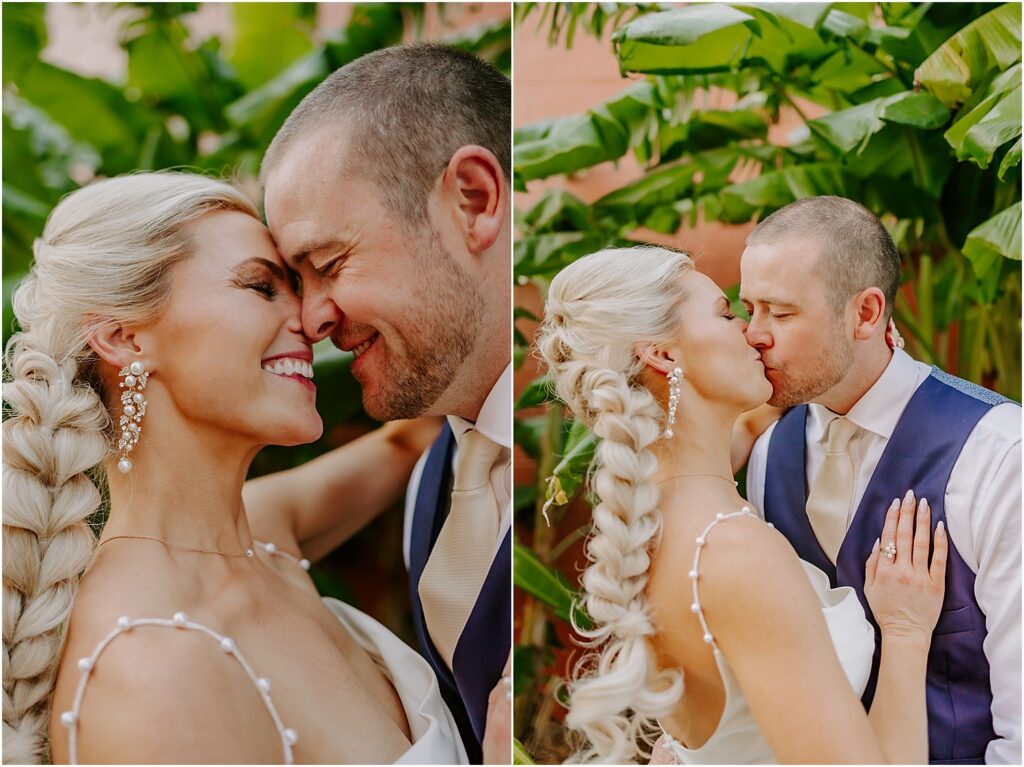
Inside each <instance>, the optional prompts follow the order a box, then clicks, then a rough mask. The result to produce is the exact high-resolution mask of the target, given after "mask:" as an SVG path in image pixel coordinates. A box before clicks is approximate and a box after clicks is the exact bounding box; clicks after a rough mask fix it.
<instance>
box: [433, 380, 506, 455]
mask: <svg viewBox="0 0 1024 767" xmlns="http://www.w3.org/2000/svg"><path fill="white" fill-rule="evenodd" d="M511 402H512V363H511V362H509V363H508V366H507V367H506V368H505V370H504V372H503V373H502V374H501V375H500V376H499V377H498V380H497V381H495V383H494V386H493V387H491V391H490V393H489V394H488V395H487V399H485V400H484V404H483V406H482V407H481V408H480V414H479V415H478V416H477V418H476V423H473V422H472V421H467V420H466V419H465V418H461V417H459V416H457V415H450V416H448V423H449V424H450V425H451V427H452V432H453V433H454V434H455V439H456V440H458V439H459V437H461V436H462V435H463V434H464V433H465V432H467V431H468V430H469V429H476V430H477V431H478V432H480V433H481V434H483V435H484V436H485V437H487V439H489V440H491V441H492V442H497V443H498V444H499V445H501V446H502V447H504V448H508V449H509V450H511V449H512V416H511V405H510V403H511Z"/></svg>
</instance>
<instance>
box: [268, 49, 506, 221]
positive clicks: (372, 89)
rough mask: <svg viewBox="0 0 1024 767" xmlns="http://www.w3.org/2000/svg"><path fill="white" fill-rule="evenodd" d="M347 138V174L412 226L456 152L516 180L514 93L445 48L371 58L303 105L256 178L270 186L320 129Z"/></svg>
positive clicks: (485, 68) (333, 78)
mask: <svg viewBox="0 0 1024 767" xmlns="http://www.w3.org/2000/svg"><path fill="white" fill-rule="evenodd" d="M332 124H333V125H337V126H338V127H339V130H350V131H351V132H352V140H351V141H350V142H349V145H350V146H352V147H354V151H349V152H346V166H345V167H346V168H347V169H350V170H354V171H356V172H360V173H362V174H363V175H364V177H366V178H368V179H370V180H371V181H373V182H374V183H375V184H376V185H377V187H378V189H379V190H380V192H381V195H382V197H383V200H384V204H385V205H386V206H387V207H388V208H389V209H390V210H391V211H392V212H393V213H395V214H397V215H399V216H402V217H403V218H404V219H405V220H407V221H409V222H417V223H421V222H422V221H424V220H425V218H426V205H427V197H428V195H429V193H430V190H431V189H432V188H433V186H434V184H435V182H436V181H437V179H438V177H439V176H440V174H441V173H442V172H443V171H444V169H445V167H446V166H447V164H448V161H449V160H450V159H451V157H452V155H453V154H454V153H455V152H456V151H457V150H458V149H459V147H462V146H467V145H471V144H475V145H478V146H482V147H484V148H485V149H488V150H490V152H491V153H492V154H493V155H494V156H495V157H496V158H497V160H498V163H499V164H500V165H501V169H502V172H503V173H504V174H505V179H506V181H507V180H508V179H510V178H511V175H512V142H511V130H512V85H511V82H510V81H509V79H508V78H507V77H505V76H504V75H503V74H502V73H501V72H499V71H498V70H497V69H496V68H495V67H493V66H491V65H490V64H488V63H487V62H485V61H483V60H482V59H480V58H477V57H476V56H474V55H473V54H471V53H468V52H466V51H462V50H459V49H458V48H454V47H452V46H449V45H442V44H437V43H414V44H409V45H395V46H392V47H390V48H382V49H381V50H378V51H374V52H373V53H368V54H366V55H365V56H361V57H360V58H358V59H355V60H354V61H351V62H349V63H348V64H346V65H345V66H343V67H341V68H340V69H338V70H337V71H335V72H334V73H333V74H331V75H330V76H329V77H328V78H327V79H326V80H324V81H323V82H322V83H320V85H318V86H317V87H316V88H315V89H314V90H313V91H312V92H310V93H309V95H307V96H306V97H305V98H304V99H303V100H302V102H301V103H300V104H299V105H298V106H297V107H296V108H295V110H294V111H292V113H291V115H289V117H288V119H287V120H286V121H285V123H284V125H283V126H281V129H280V130H279V131H278V132H277V135H276V136H274V140H273V141H272V142H271V144H270V147H269V148H268V149H267V152H266V155H265V156H264V158H263V164H262V167H261V169H260V178H261V180H263V181H264V183H265V182H266V178H267V175H268V174H269V173H270V172H271V171H272V170H273V167H274V164H275V163H276V162H278V161H279V160H280V159H281V158H282V157H283V156H284V155H285V154H286V152H287V149H288V148H289V147H290V146H291V145H292V144H293V143H294V142H295V141H296V139H298V138H299V137H301V136H307V135H310V134H311V133H313V132H314V131H316V130H319V129H320V128H322V127H324V126H325V125H332Z"/></svg>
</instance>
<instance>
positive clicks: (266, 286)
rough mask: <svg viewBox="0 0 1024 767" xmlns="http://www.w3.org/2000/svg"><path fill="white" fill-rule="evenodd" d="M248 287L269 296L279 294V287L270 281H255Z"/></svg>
mask: <svg viewBox="0 0 1024 767" xmlns="http://www.w3.org/2000/svg"><path fill="white" fill-rule="evenodd" d="M247 287H249V288H252V289H253V290H255V291H256V292H257V293H262V294H263V295H265V296H266V297H267V298H273V297H274V296H276V295H277V289H276V288H275V287H274V286H273V285H271V284H270V283H269V282H262V281H261V282H253V283H250V284H249V285H248V286H247Z"/></svg>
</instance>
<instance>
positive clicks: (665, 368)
mask: <svg viewBox="0 0 1024 767" xmlns="http://www.w3.org/2000/svg"><path fill="white" fill-rule="evenodd" d="M633 354H635V355H636V356H637V359H639V360H640V362H642V363H643V365H644V367H647V368H650V369H651V370H653V371H654V372H656V373H660V374H661V375H668V374H669V372H670V371H671V370H672V369H673V368H676V367H680V364H679V362H678V361H677V360H676V359H675V358H674V357H673V356H672V353H671V352H670V351H669V350H668V349H664V348H662V347H660V346H658V344H654V343H651V342H649V341H637V342H636V343H634V344H633Z"/></svg>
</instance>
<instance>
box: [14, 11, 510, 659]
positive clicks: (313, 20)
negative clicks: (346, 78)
mask: <svg viewBox="0 0 1024 767" xmlns="http://www.w3.org/2000/svg"><path fill="white" fill-rule="evenodd" d="M93 8H94V9H95V12H98V13H116V14H118V18H119V19H121V20H122V21H121V24H120V30H119V44H120V47H121V48H122V49H123V51H124V53H125V55H126V57H127V72H126V76H125V78H124V79H123V80H122V81H118V82H112V81H108V80H105V79H102V78H96V77H85V76H83V75H80V74H78V73H76V72H73V71H71V70H69V69H65V68H62V67H59V66H56V65H54V64H52V63H49V62H48V61H47V60H46V58H45V57H44V56H43V55H42V53H43V50H44V48H46V46H47V42H48V30H47V23H46V13H47V6H46V4H42V3H17V4H13V5H11V6H9V7H5V8H4V14H3V88H4V95H3V253H4V259H3V333H4V337H5V339H6V337H7V336H8V335H9V334H10V333H11V332H12V330H14V329H15V328H16V323H15V319H14V316H13V312H12V310H11V306H10V296H11V293H12V291H13V289H14V288H15V287H16V286H17V284H18V282H19V281H20V280H21V278H22V277H23V276H24V274H25V272H26V271H27V270H28V268H29V266H30V264H31V259H32V242H33V240H34V239H35V238H36V237H37V236H38V235H39V234H40V233H41V232H42V228H43V224H44V223H45V220H46V216H47V215H48V214H49V212H50V210H51V209H52V208H53V206H54V205H56V203H57V202H58V200H60V198H61V197H62V196H63V195H65V194H67V193H68V192H70V191H72V190H74V189H76V188H78V187H79V186H81V185H84V184H86V183H88V182H89V181H91V180H92V179H94V178H98V177H105V176H114V175H117V174H121V173H129V172H132V171H137V170H153V169H162V168H172V167H175V168H187V169H190V170H195V171H198V172H205V173H213V174H217V175H219V176H224V177H230V178H233V179H234V180H235V181H236V182H238V183H239V184H241V185H242V186H243V188H246V189H247V190H249V191H251V192H252V193H253V196H254V197H256V196H258V189H257V185H256V182H255V176H256V173H257V171H258V167H259V162H260V158H261V157H262V155H263V151H264V150H265V149H266V147H267V145H268V144H269V143H270V140H271V139H272V138H273V136H274V134H275V132H276V131H277V129H278V128H279V127H280V126H281V124H282V123H283V122H284V120H285V118H286V117H287V116H288V114H289V112H290V111H291V110H292V109H293V108H294V107H295V105H296V104H298V102H299V101H300V100H301V99H302V98H303V97H304V96H305V95H306V94H307V93H308V92H309V91H310V90H312V89H313V88H314V87H315V86H316V85H317V84H318V83H319V82H320V81H321V80H323V79H324V78H325V77H326V76H327V75H328V74H329V73H330V72H332V71H333V70H335V69H337V68H338V67H341V66H343V65H344V64H346V63H347V62H349V61H351V60H353V59H355V58H357V57H359V56H361V55H363V54H365V53H368V52H370V51H373V50H376V49H377V48H381V47H384V46H387V45H392V44H395V43H398V42H401V41H402V40H403V39H409V38H410V37H416V36H418V35H422V31H423V26H424V20H425V15H426V13H427V9H426V7H425V6H424V4H422V3H360V4H353V5H352V7H351V13H350V16H349V18H348V21H347V23H346V24H344V25H343V26H339V27H336V28H332V29H326V30H321V29H320V28H319V27H318V24H317V15H318V6H317V4H315V3H237V4H233V5H231V6H230V14H231V20H232V24H233V28H232V35H231V40H232V42H231V44H230V45H228V44H226V43H225V42H224V41H222V40H221V39H220V37H219V36H217V35H210V36H206V37H197V36H196V35H195V34H194V33H193V32H191V31H190V23H189V22H190V18H189V17H190V15H191V14H193V13H194V12H196V11H197V10H199V8H200V4H199V3H119V4H116V5H115V4H110V5H106V6H102V5H100V6H94V7H93ZM439 10H440V12H441V13H442V14H443V13H444V11H443V6H441V7H440V9H439ZM453 15H454V14H453ZM442 22H444V18H442ZM442 26H444V24H443V23H442ZM443 39H444V40H445V41H446V42H449V43H450V44H453V45H456V46H459V47H462V48H465V49H466V50H469V51H472V52H474V53H477V54H479V55H481V56H483V57H484V58H486V59H488V60H490V61H492V62H494V63H495V64H496V65H497V66H498V67H499V68H501V69H503V70H504V71H505V73H506V74H508V73H509V72H510V68H511V19H510V18H508V17H506V18H504V19H500V20H498V21H497V22H494V23H489V24H484V25H479V26H475V27H470V28H463V29H458V28H456V27H454V26H453V27H452V30H451V31H450V32H449V33H448V36H447V37H445V38H443ZM350 364H351V355H349V354H344V353H342V352H340V351H338V350H337V349H335V348H334V347H333V346H331V345H330V343H329V342H325V343H321V344H320V345H318V347H317V349H316V363H315V365H314V367H315V373H316V378H317V382H318V384H319V388H320V391H321V392H328V393H329V396H327V395H322V396H320V397H318V401H317V407H318V409H319V411H320V414H321V416H322V418H323V421H324V437H323V438H322V439H321V440H319V441H318V442H317V443H315V444H312V445H306V446H303V447H300V448H289V449H287V450H285V449H282V448H268V449H266V450H264V451H263V452H261V453H260V454H259V455H258V456H257V458H256V461H255V462H254V464H253V468H252V475H253V476H257V475H260V474H264V473H267V472H271V471H278V470H282V469H286V468H289V467H291V466H295V465H297V464H299V463H302V462H304V461H306V460H308V459H310V458H313V457H315V456H316V455H319V454H321V453H323V452H324V451H326V450H328V449H330V448H331V447H334V446H337V445H338V444H341V443H343V442H346V441H348V440H349V439H351V438H353V437H354V436H358V434H360V433H362V432H364V431H366V430H368V429H369V428H372V425H373V422H372V421H371V420H370V419H369V417H368V416H366V415H365V413H364V412H363V410H362V405H361V394H360V390H359V387H358V385H357V384H356V382H355V380H354V379H353V377H352V376H351V374H350V372H349V366H350ZM401 527H402V525H401V519H395V517H394V515H385V518H382V519H380V520H378V522H376V523H374V525H373V526H372V527H371V528H369V529H368V530H367V531H364V533H363V534H361V535H360V536H359V537H357V538H356V539H354V541H353V542H352V545H350V546H346V547H344V548H343V549H342V550H341V553H340V554H339V555H337V556H336V557H335V558H334V559H333V560H328V561H326V562H325V563H323V565H322V566H318V567H316V568H314V570H313V571H312V574H313V576H314V580H315V581H316V582H317V585H318V586H319V587H320V588H321V591H323V592H325V593H330V594H333V595H335V596H339V597H341V598H344V599H346V600H348V601H353V600H354V592H353V588H352V587H350V585H349V582H350V581H355V580H357V579H361V580H362V581H363V583H362V585H363V586H368V588H362V589H360V593H362V594H364V595H365V594H369V595H371V597H372V598H375V599H380V601H381V604H379V605H375V606H374V607H373V608H372V611H373V612H374V613H375V614H376V615H378V616H380V617H382V618H383V620H384V621H385V622H386V623H389V624H390V625H391V626H392V627H393V628H395V629H396V630H399V631H401V633H403V635H404V636H405V637H406V638H407V639H412V631H411V624H410V623H408V621H407V620H406V618H405V613H406V612H407V603H406V602H405V599H406V597H405V593H406V589H405V587H404V585H403V580H404V577H405V576H404V569H403V566H402V564H401V558H400V555H399V554H398V552H399V551H400V541H401V534H402V531H401ZM368 540H372V541H373V545H365V544H366V543H367V541H368ZM361 544H362V545H361ZM370 576H372V577H373V578H374V579H376V581H377V583H376V584H374V583H372V582H370V580H371V578H370ZM356 585H358V584H356ZM389 594H390V595H392V596H389ZM394 594H397V595H399V597H398V598H397V600H396V599H394V597H393V595H394Z"/></svg>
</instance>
